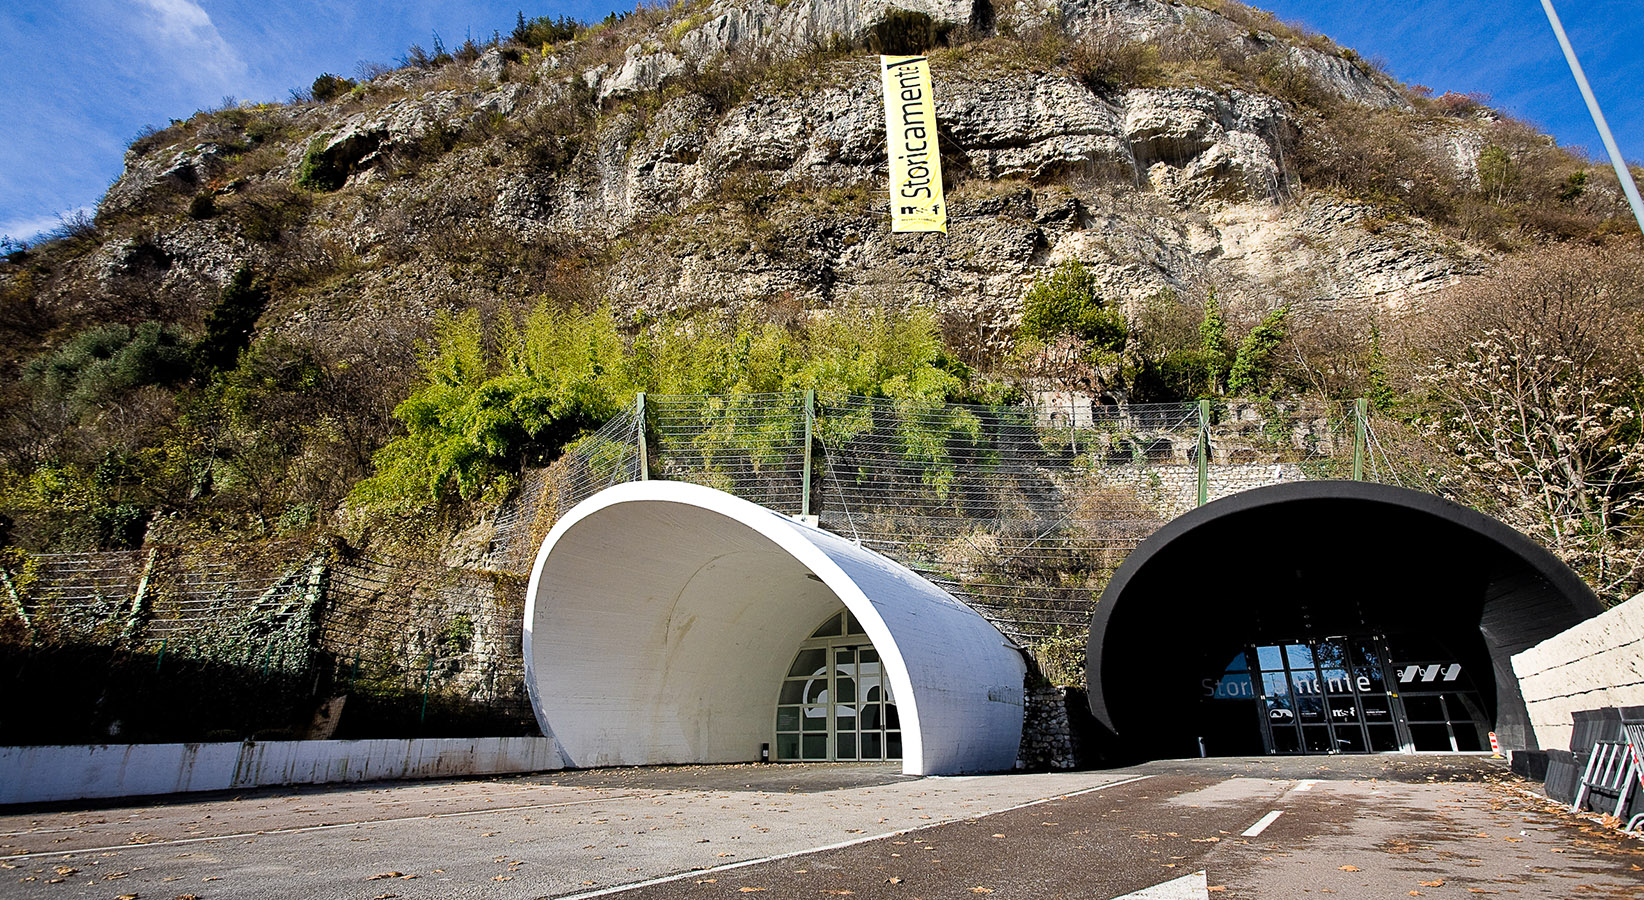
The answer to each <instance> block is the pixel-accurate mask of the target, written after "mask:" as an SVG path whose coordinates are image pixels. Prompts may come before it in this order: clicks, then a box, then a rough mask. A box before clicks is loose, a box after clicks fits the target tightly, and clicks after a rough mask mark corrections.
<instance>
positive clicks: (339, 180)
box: [297, 136, 348, 191]
mask: <svg viewBox="0 0 1644 900" xmlns="http://www.w3.org/2000/svg"><path fill="white" fill-rule="evenodd" d="M325 142H326V139H325V136H321V137H318V138H315V139H314V142H313V143H311V144H309V145H308V150H307V151H305V152H304V153H303V161H302V163H301V164H299V165H298V166H297V186H298V187H300V188H307V189H308V190H311V191H334V190H337V189H338V188H341V187H342V186H343V184H344V183H345V182H347V181H348V171H347V170H346V169H344V168H342V167H340V166H338V165H337V163H336V160H334V159H332V158H331V156H330V154H328V153H326V152H325Z"/></svg>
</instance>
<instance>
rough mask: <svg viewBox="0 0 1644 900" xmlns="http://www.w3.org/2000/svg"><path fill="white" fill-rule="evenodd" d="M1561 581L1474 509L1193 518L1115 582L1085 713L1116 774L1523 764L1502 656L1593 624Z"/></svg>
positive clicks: (1227, 509)
mask: <svg viewBox="0 0 1644 900" xmlns="http://www.w3.org/2000/svg"><path fill="white" fill-rule="evenodd" d="M1599 611H1600V605H1599V603H1598V601H1597V599H1596V598H1595V597H1594V596H1593V594H1592V592H1591V591H1590V590H1589V589H1588V588H1587V587H1586V585H1584V584H1583V583H1582V582H1581V580H1580V579H1579V578H1578V577H1577V576H1576V575H1575V574H1574V573H1573V572H1571V571H1570V570H1569V569H1568V568H1567V567H1565V566H1564V565H1563V564H1562V563H1560V562H1559V561H1558V560H1557V559H1556V558H1554V557H1553V556H1552V555H1551V554H1550V553H1548V552H1547V551H1546V550H1544V549H1542V548H1541V547H1539V546H1538V545H1536V544H1534V543H1533V542H1531V541H1530V540H1529V539H1528V538H1526V537H1524V536H1523V535H1521V534H1519V533H1518V532H1516V531H1514V530H1512V529H1511V528H1509V527H1507V526H1506V525H1503V524H1502V523H1500V522H1498V521H1496V520H1494V519H1491V518H1489V517H1487V516H1484V515H1482V514H1480V513H1478V512H1476V511H1474V510H1470V509H1466V508H1464V507H1461V506H1457V505H1455V504H1453V503H1450V502H1448V501H1445V500H1443V499H1441V498H1438V497H1435V496H1432V495H1429V494H1423V493H1419V492H1416V491H1410V490H1405V489H1402V488H1394V487H1388V486H1385V485H1375V484H1364V483H1359V482H1303V483H1295V484H1284V485H1276V486H1273V487H1268V488H1261V489H1257V490H1252V491H1247V492H1244V493H1241V494H1236V495H1234V496H1232V497H1229V498H1226V499H1223V500H1218V501H1216V502H1214V503H1210V504H1207V505H1206V506H1204V507H1201V508H1199V509H1197V510H1194V511H1192V512H1189V513H1187V514H1186V515H1183V516H1181V517H1180V518H1178V519H1176V520H1175V521H1173V522H1171V523H1170V524H1169V525H1167V526H1166V527H1165V528H1163V529H1161V530H1160V531H1159V532H1157V533H1156V534H1155V535H1153V536H1152V537H1151V538H1149V539H1148V540H1147V541H1145V542H1144V543H1143V544H1142V546H1141V547H1139V548H1137V550H1136V551H1135V552H1134V553H1132V554H1131V555H1130V556H1129V557H1128V558H1127V559H1126V561H1125V563H1124V565H1123V566H1121V567H1120V569H1119V571H1118V572H1116V573H1115V575H1114V577H1113V580H1112V581H1111V582H1110V583H1109V585H1108V588H1107V590H1106V591H1105V592H1104V593H1103V595H1102V599H1101V602H1100V603H1099V604H1098V605H1097V609H1096V612H1095V614H1094V616H1093V617H1092V620H1091V631H1090V643H1089V645H1088V647H1087V679H1088V682H1089V691H1090V704H1091V712H1092V713H1093V714H1094V716H1095V717H1096V720H1097V722H1098V723H1099V724H1100V725H1101V726H1102V729H1103V731H1104V732H1105V733H1104V734H1103V735H1102V737H1103V738H1104V739H1105V740H1104V747H1103V751H1104V753H1105V754H1106V755H1108V756H1109V757H1112V758H1115V759H1147V758H1162V757H1184V756H1198V755H1201V754H1204V755H1211V756H1234V755H1241V756H1242V755H1262V754H1314V753H1378V752H1383V753H1385V752H1425V751H1470V750H1480V749H1486V748H1487V747H1488V734H1489V732H1491V731H1495V732H1497V734H1498V736H1499V737H1500V739H1501V742H1502V744H1503V746H1504V747H1509V748H1524V749H1533V746H1532V745H1531V742H1532V741H1533V736H1532V735H1531V733H1530V732H1529V730H1528V727H1527V718H1528V717H1527V713H1526V711H1525V708H1524V702H1523V699H1522V697H1521V696H1520V694H1519V691H1518V684H1517V681H1516V679H1515V678H1514V677H1513V674H1512V668H1511V664H1510V662H1509V657H1510V656H1511V655H1512V654H1513V653H1516V652H1518V651H1520V650H1523V649H1525V648H1526V647H1529V646H1531V645H1533V644H1535V643H1538V642H1539V641H1541V640H1543V639H1545V638H1546V637H1550V636H1551V635H1553V634H1556V633H1558V632H1560V631H1562V630H1564V629H1565V628H1568V627H1569V626H1571V625H1573V624H1575V623H1577V622H1579V621H1581V620H1583V619H1586V618H1588V617H1590V616H1593V615H1596V614H1597V613H1598V612H1599Z"/></svg>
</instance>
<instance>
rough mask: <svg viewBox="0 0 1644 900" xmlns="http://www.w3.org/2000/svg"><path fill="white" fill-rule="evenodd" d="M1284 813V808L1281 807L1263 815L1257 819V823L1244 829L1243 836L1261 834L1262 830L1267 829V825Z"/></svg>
mask: <svg viewBox="0 0 1644 900" xmlns="http://www.w3.org/2000/svg"><path fill="white" fill-rule="evenodd" d="M1282 815H1284V810H1281V809H1275V810H1273V811H1272V812H1270V813H1268V814H1267V815H1265V816H1262V817H1261V818H1260V819H1257V820H1256V824H1254V825H1252V826H1250V827H1249V828H1246V829H1245V830H1244V832H1243V834H1242V836H1243V837H1255V836H1256V835H1258V834H1261V833H1262V832H1264V831H1266V830H1267V826H1269V825H1271V824H1273V823H1274V822H1275V821H1276V820H1277V819H1278V818H1279V816H1282Z"/></svg>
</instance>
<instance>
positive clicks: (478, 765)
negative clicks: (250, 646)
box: [0, 737, 564, 804]
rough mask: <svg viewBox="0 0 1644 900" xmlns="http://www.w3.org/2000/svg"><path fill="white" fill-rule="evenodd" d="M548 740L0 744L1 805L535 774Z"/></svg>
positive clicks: (556, 757)
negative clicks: (27, 745)
mask: <svg viewBox="0 0 1644 900" xmlns="http://www.w3.org/2000/svg"><path fill="white" fill-rule="evenodd" d="M563 765H564V763H563V761H562V760H561V758H560V754H559V750H558V748H557V747H555V746H554V741H553V739H552V738H545V737H504V738H437V739H408V740H374V741H267V742H260V743H258V742H251V741H247V742H245V743H224V744H103V745H80V746H56V747H0V804H5V803H41V802H47V801H52V800H82V799H88V798H94V797H134V796H142V795H150V794H175V793H185V792H189V791H221V790H231V789H236V788H248V787H259V786H264V785H278V784H334V783H339V782H351V781H379V780H389V779H403V778H451V777H461V776H465V775H496V774H502V773H507V772H541V771H547V770H551V769H559V768H561V767H563Z"/></svg>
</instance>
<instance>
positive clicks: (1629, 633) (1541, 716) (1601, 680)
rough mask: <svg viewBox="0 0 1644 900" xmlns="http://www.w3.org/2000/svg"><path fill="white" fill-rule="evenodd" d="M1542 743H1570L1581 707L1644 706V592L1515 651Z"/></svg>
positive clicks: (1521, 683)
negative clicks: (1572, 626) (1575, 719)
mask: <svg viewBox="0 0 1644 900" xmlns="http://www.w3.org/2000/svg"><path fill="white" fill-rule="evenodd" d="M1513 672H1514V674H1516V675H1517V676H1518V679H1519V687H1520V689H1521V690H1522V691H1523V692H1524V701H1525V704H1526V705H1527V706H1528V707H1529V710H1530V724H1531V726H1532V727H1533V728H1534V729H1535V733H1536V741H1537V742H1538V743H1539V744H1540V745H1541V747H1542V748H1543V749H1548V750H1553V749H1563V748H1566V747H1569V746H1570V739H1571V737H1572V736H1573V731H1574V726H1573V720H1572V719H1571V714H1572V713H1574V712H1576V711H1577V710H1587V709H1603V708H1607V707H1624V706H1644V594H1640V595H1638V596H1637V597H1634V598H1632V599H1631V600H1628V601H1627V602H1625V603H1623V604H1621V605H1620V606H1617V607H1615V608H1614V609H1611V610H1609V611H1608V612H1605V613H1604V614H1603V615H1600V616H1596V617H1594V618H1592V619H1588V620H1587V621H1585V622H1582V623H1581V624H1579V625H1577V626H1575V627H1574V628H1571V629H1569V630H1568V631H1564V632H1562V633H1560V634H1558V635H1556V636H1554V637H1551V638H1548V639H1547V640H1545V641H1542V642H1541V643H1539V644H1537V645H1535V646H1534V647H1531V648H1530V649H1528V650H1525V651H1524V652H1523V653H1519V654H1517V655H1515V656H1514V657H1513Z"/></svg>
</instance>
